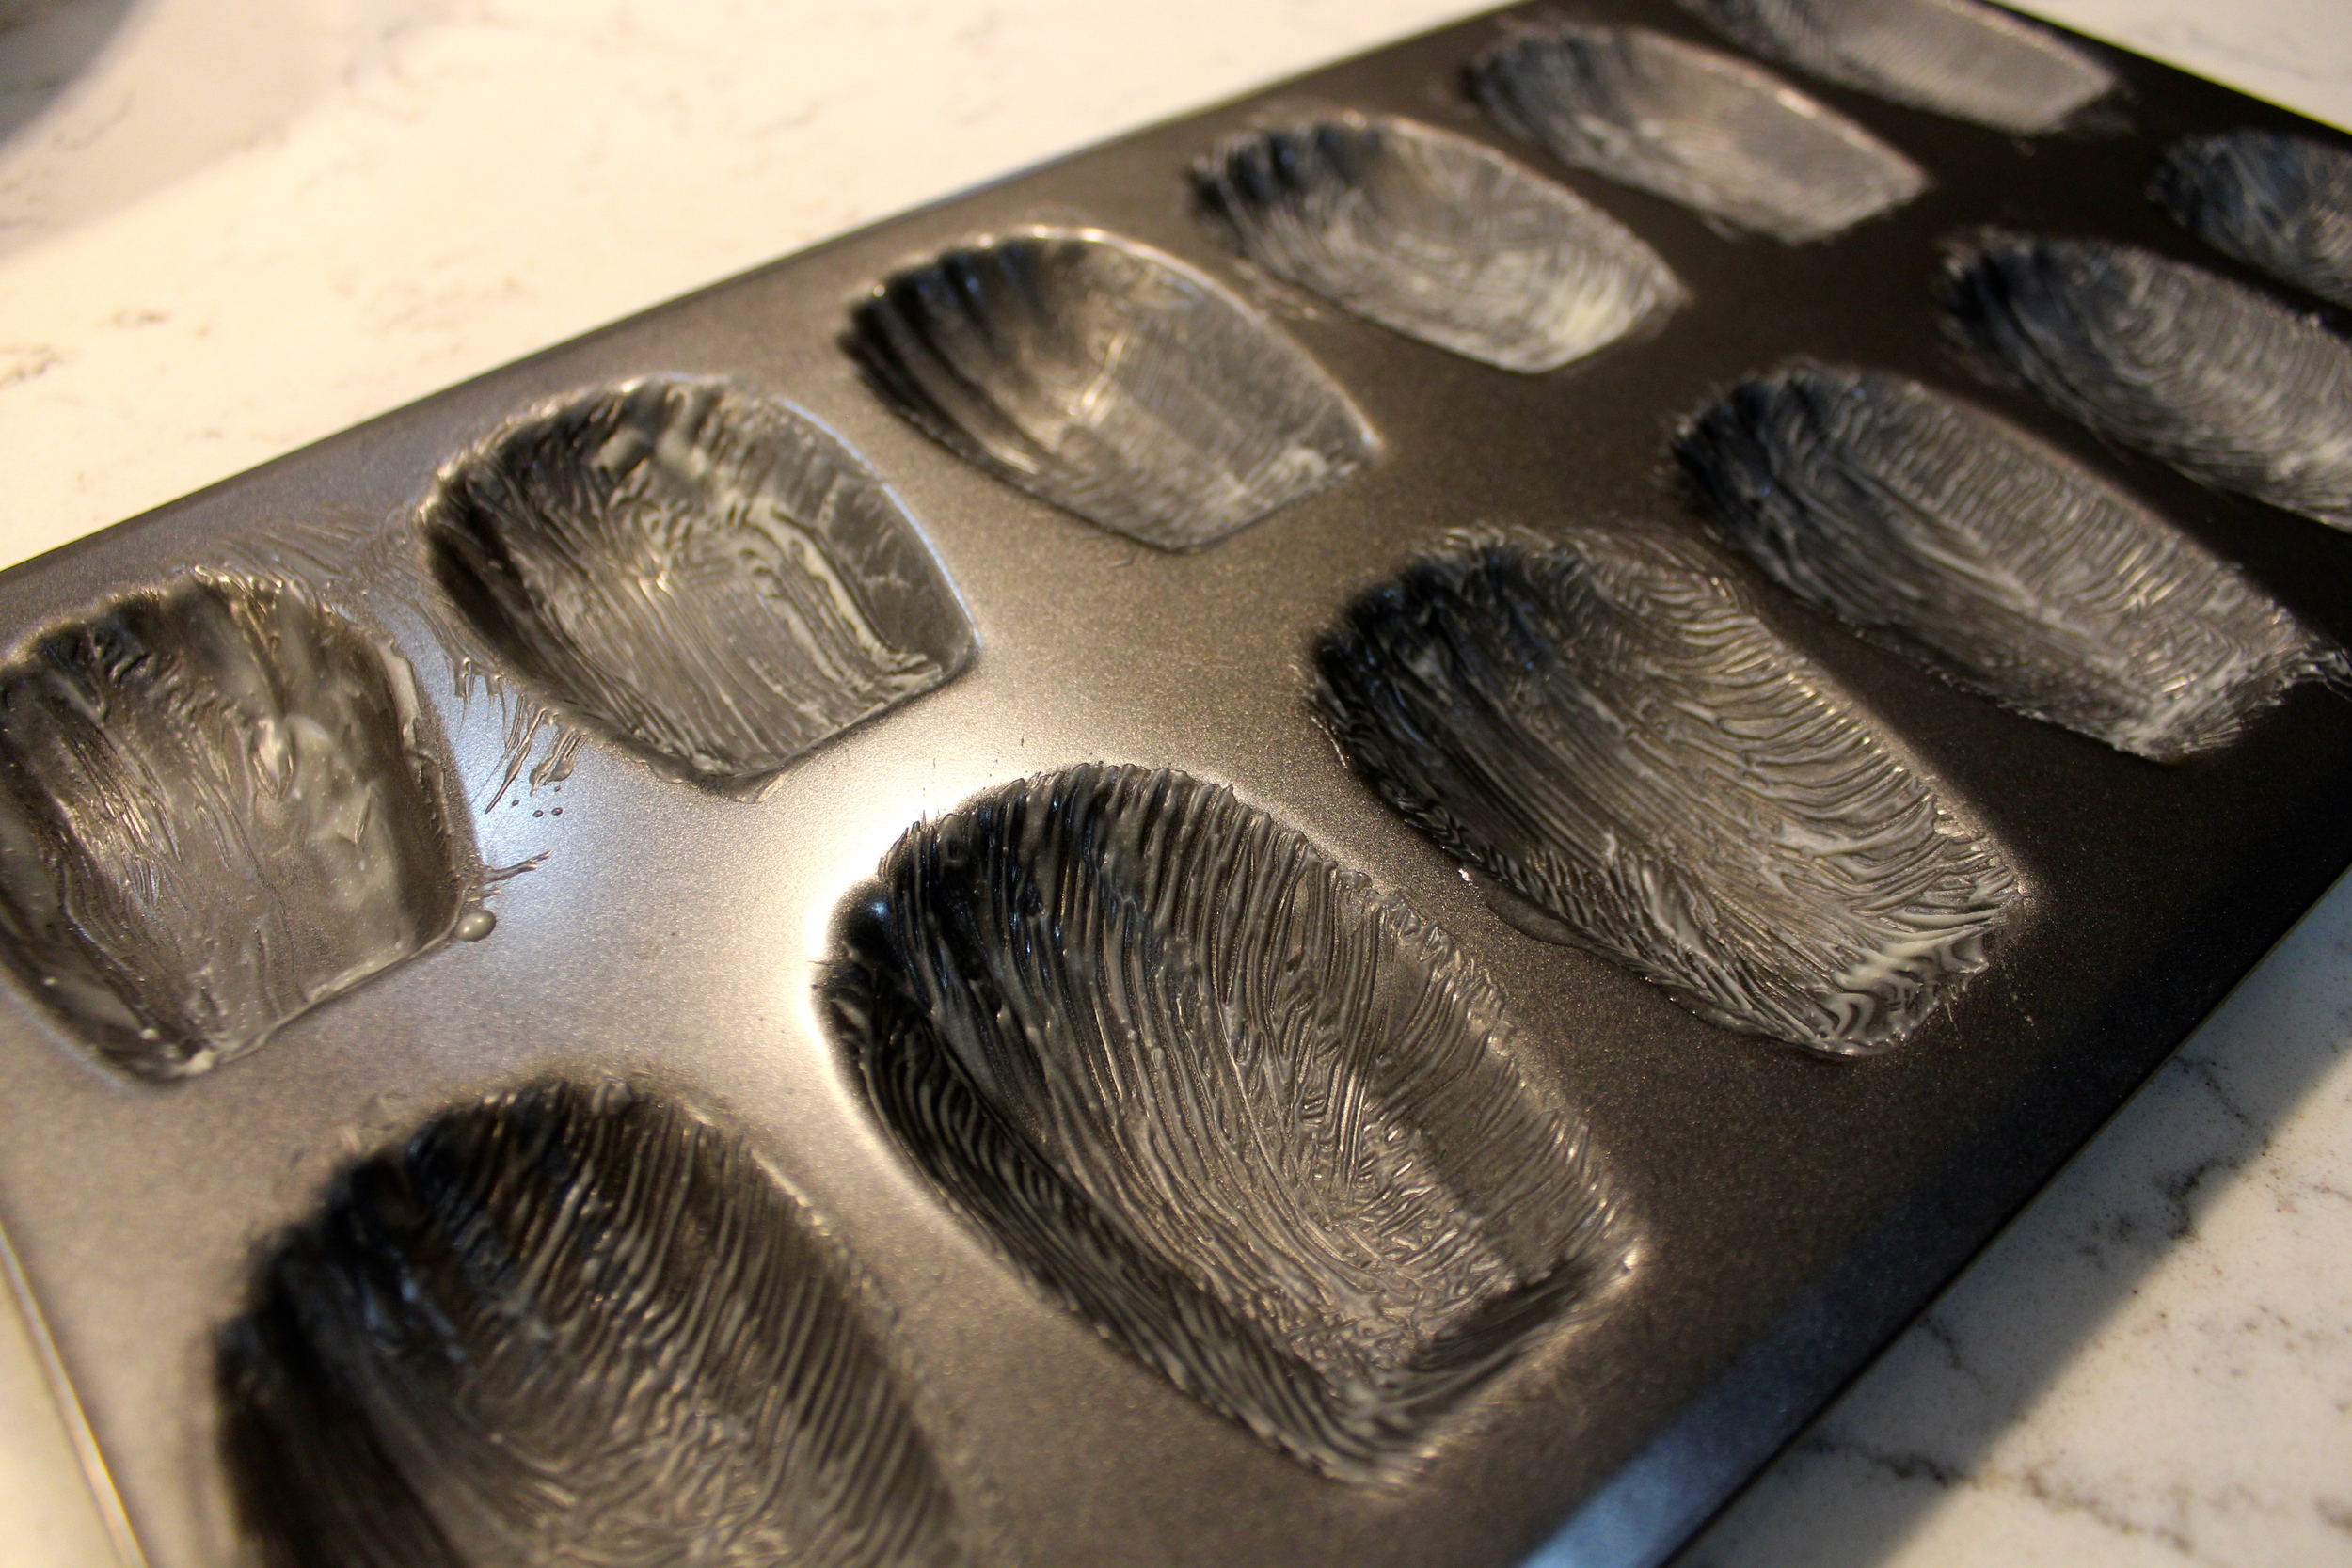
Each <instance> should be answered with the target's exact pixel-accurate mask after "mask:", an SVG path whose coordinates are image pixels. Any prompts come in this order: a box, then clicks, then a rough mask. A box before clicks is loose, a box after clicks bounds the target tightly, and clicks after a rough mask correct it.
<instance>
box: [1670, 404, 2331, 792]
mask: <svg viewBox="0 0 2352 1568" xmlns="http://www.w3.org/2000/svg"><path fill="white" fill-rule="evenodd" d="M1676 450H1677V456H1678V457H1679V458H1680V460H1681V464H1682V467H1683V471H1684V473H1685V474H1686V475H1687V476H1688V478H1689V479H1690V482H1691V486H1692V492H1693V494H1694V496H1695V498H1696V499H1697V500H1698V501H1699V503H1700V506H1701V509H1702V510H1703V511H1704V512H1705V513H1706V514H1707V515H1708V516H1709V517H1710V518H1711V520H1712V521H1713V522H1714V523H1715V524H1716V525H1717V527H1719V528H1720V529H1721V530H1722V531H1723V532H1724V535H1725V536H1726V537H1728V538H1729V539H1730V540H1731V541H1732V543H1734V544H1735V545H1737V546H1740V549H1742V550H1744V551H1745V552H1746V553H1747V555H1748V557H1749V558H1750V559H1751V560H1753V561H1754V562H1756V564H1757V565H1759V566H1761V567H1762V568H1763V569H1764V570H1765V571H1766V572H1767V573H1769V574H1771V576H1772V578H1774V579H1776V580H1777V581H1778V582H1780V584H1781V585H1782V586H1783V587H1785V588H1787V589H1788V590H1789V591H1790V592H1792V593H1794V594H1797V595H1798V596H1799V597H1801V598H1803V599H1804V600H1806V601H1807V602H1808V603H1810V604H1812V605H1814V606H1816V607H1817V608H1819V609H1821V610H1827V611H1829V612H1830V613H1831V614H1833V615H1836V616H1837V617H1839V618H1840V619H1842V620H1844V621H1846V622H1847V623H1849V624H1850V625H1851V626H1855V627H1857V628H1859V629H1861V630H1862V631H1864V632H1865V633H1866V634H1868V635H1870V636H1872V637H1874V638H1876V639H1878V640H1880V641H1886V642H1889V643H1891V644H1893V645H1894V646H1896V647H1898V648H1899V649H1901V650H1902V651H1904V652H1906V653H1909V654H1911V655H1913V656H1914V657H1918V658H1921V659H1923V660H1924V661H1925V662H1926V663H1927V664H1928V665H1929V666H1930V667H1931V669H1934V670H1936V671H1937V672H1939V673H1942V674H1944V675H1946V676H1947V677H1949V678H1950V679H1951V680H1952V681H1954V682H1955V683H1956V684H1958V685H1960V686H1962V687H1964V688H1966V689H1969V690H1972V691H1976V692H1979V693H1980V694H1982V695H1984V696H1988V697H1991V698H1992V699H1993V700H1994V701H1995V702H1998V703H2000V704H2002V705H2006V706H2008V707H2010V708H2014V709H2015V710H2017V711H2018V712H2020V713H2026V714H2030V715H2032V716H2033V717H2034V718H2037V719H2046V720H2048V721H2051V722H2053V723H2057V724H2063V725H2065V726H2066V727H2067V728H2069V729H2073V730H2079V731H2081V732H2082V733H2083V734H2085V735H2088V736H2096V737H2097V738H2099V739H2101V740H2104V741H2106V743H2107V744H2108V745H2110V746H2114V747H2118V748H2120V749H2121V750H2123V751H2126V752H2136V753H2137V754H2138V755H2140V756H2144V757H2151V758H2153V759H2155V760H2157V761H2159V762H2170V761H2174V760H2177V759H2179V758H2181V757H2185V756H2188V755H2191V754H2193V753H2195V752H2203V751H2210V750H2212V749H2213V748H2215V747H2218V746H2222V745H2226V744H2227V743H2228V742H2229V741H2230V740H2232V739H2233V737H2235V736H2236V735H2237V734H2238V733H2239V732H2240V731H2241V730H2242V729H2243V728H2244V727H2245V725H2246V723H2247V721H2249V719H2250V718H2252V717H2253V716H2254V715H2256V714H2258V713H2261V712H2262V711H2264V710H2265V709H2266V708H2268V707H2270V706H2272V705H2274V704H2276V703H2277V702H2278V701H2279V699H2280V697H2281V696H2282V695H2283V694H2284V693H2285V691H2286V689H2287V688H2288V687H2289V686H2290V685H2292V684H2293V683H2294V682H2296V681H2297V680H2299V679H2302V678H2304V677H2306V676H2309V675H2312V674H2316V673H2320V672H2321V671H2322V670H2323V669H2326V670H2332V669H2337V668H2339V667H2340V665H2341V659H2340V657H2339V656H2337V655H2335V654H2334V653H2333V652H2332V651H2330V650H2324V649H2323V648H2322V646H2321V645H2320V644H2319V643H2318V642H2317V641H2316V640H2315V639H2313V638H2312V635H2311V634H2310V633H2309V632H2307V631H2306V630H2304V628H2303V627H2302V626H2298V625H2297V624H2296V621H2295V619H2294V617H2292V616H2291V615H2289V614H2288V613H2287V612H2286V611H2285V610H2283V609H2281V608H2280V606H2279V605H2278V604H2277V602H2275V601H2274V600H2272V599H2271V598H2270V596H2269V595H2268V594H2265V593H2264V592H2263V591H2262V590H2261V589H2259V588H2257V587H2255V586H2254V585H2253V584H2252V583H2251V582H2249V581H2248V580H2247V578H2245V577H2244V576H2243V575H2242V574H2241V573H2239V572H2238V571H2237V570H2236V569H2235V568H2234V567H2233V566H2231V565H2229V564H2228V563H2227V562H2223V561H2221V560H2219V559H2218V558H2217V557H2216V556H2214V555H2213V554H2212V553H2211V552H2210V551H2208V550H2206V549H2205V548H2204V547H2203V546H2201V545H2199V544H2197V543H2196V542H2195V541H2194V540H2192V539H2190V538H2189V537H2188V536H2187V535H2186V534H2185V533H2183V532H2181V531H2179V530H2178V529H2176V528H2174V527H2172V526H2171V525H2170V524H2169V523H2167V522H2166V521H2164V520H2163V519H2162V518H2160V517H2158V516H2156V515H2154V514H2153V513H2152V512H2150V511H2149V510H2148V509H2147V508H2146V507H2144V506H2142V505H2140V504H2139V503H2138V502H2137V501H2136V500H2134V499H2132V498H2130V497H2129V496H2126V495H2124V494H2123V493H2122V491H2120V490H2117V489H2116V488H2114V487H2113V486H2112V485H2109V484H2106V483H2102V482H2101V481H2100V480H2098V479H2096V478H2094V477H2092V476H2091V475H2090V473H2088V472H2087V471H2085V470H2084V469H2083V468H2081V467H2078V466H2076V465H2075V464H2074V463H2073V462H2071V461H2069V460H2068V459H2066V458H2065V457H2062V456H2060V455H2059V454H2058V452H2056V451H2052V450H2051V449H2050V448H2048V447H2046V446H2044V445H2042V443H2040V442H2038V441H2036V440H2033V439H2032V438H2031V437H2029V436H2025V435H2024V434H2022V433H2021V432H2018V431H2016V430H2013V429H2011V428H2010V426H2008V425H2007V424H2004V423H2003V422H2001V421H2000V420H1995V419H1994V418H1992V417H1991V416H1990V415H1987V414H1984V413H1980V412H1979V411H1978V410H1977V409H1974V408H1971V407H1969V406H1968V405H1967V404H1963V403H1959V402H1956V401H1954V400H1953V399H1950V398H1947V397H1945V396H1942V395H1941V394H1939V393H1936V392H1932V391H1930V390H1929V389H1928V388H1925V387H1921V386H1919V385H1917V384H1916V383H1914V382H1910V381H1904V380H1900V379H1898V378H1897V377H1894V376H1889V375H1875V374H1867V373H1863V372H1854V371H1846V370H1832V369H1828V368H1825V367H1822V366H1819V365H1800V366H1798V367H1795V368H1794V369H1791V370H1788V371H1784V372H1781V373H1780V374H1778V375H1773V376H1768V377H1765V378H1763V379H1761V380H1756V381H1751V382H1748V383H1746V384H1745V385H1743V386H1741V387H1740V388H1736V389H1735V390H1734V391H1733V392H1732V393H1731V394H1730V395H1729V396H1727V397H1725V398H1724V399H1723V400H1722V401H1721V402H1720V403H1718V404H1715V405H1714V406H1713V407H1711V408H1709V409H1708V410H1707V411H1706V412H1705V413H1704V414H1701V415H1700V416H1699V417H1698V418H1697V419H1696V420H1693V421H1692V423H1691V425H1690V427H1689V428H1688V429H1687V430H1686V431H1685V432H1684V434H1683V436H1682V438H1681V440H1680V442H1679V443H1678V445H1677V449H1676Z"/></svg>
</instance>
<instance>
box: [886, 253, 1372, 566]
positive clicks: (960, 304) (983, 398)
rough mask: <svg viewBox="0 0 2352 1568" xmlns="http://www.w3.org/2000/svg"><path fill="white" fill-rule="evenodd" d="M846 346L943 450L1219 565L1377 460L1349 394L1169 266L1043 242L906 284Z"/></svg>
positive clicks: (1163, 259) (893, 290) (1164, 260)
mask: <svg viewBox="0 0 2352 1568" xmlns="http://www.w3.org/2000/svg"><path fill="white" fill-rule="evenodd" d="M844 346H845V347H846V348H847V350H848V351H849V353H850V356H851V357H852V358H854V359H855V360H856V361H857V363H858V366H859V368H860V369H861V370H862V371H863V372H865V375H866V381H867V383H868V385H870V386H871V387H872V388H874V390H875V391H876V392H877V393H878V394H880V396H881V397H882V399H883V401H885V402H886V403H888V404H890V405H891V406H892V407H893V408H895V409H897V410H898V413H899V414H900V415H902V416H903V417H904V418H905V419H906V420H908V421H909V422H910V423H912V424H914V426H915V428H917V429H918V430H921V431H922V432H923V433H924V434H926V435H928V436H930V437H931V438H932V439H933V440H935V441H937V442H939V444H940V445H942V446H944V447H946V449H947V450H948V451H952V452H954V453H955V454H956V455H957V456H959V457H961V458H963V459H964V460H965V461H966V462H969V463H973V464H976V465H977V466H978V467H982V468H985V469H987V470H988V471H989V472H991V473H993V474H995V475H996V476H997V477H998V478H1000V479H1004V480H1006V481H1008V482H1009V483H1013V484H1017V485H1019V486H1020V487H1021V488H1022V489H1024V490H1026V491H1028V492H1029V493H1030V494H1031V495H1034V496H1037V497H1039V498H1041V499H1044V500H1048V501H1051V502H1053V503H1054V504H1055V505H1056V506H1059V507H1062V508H1065V509H1067V510H1068V511H1071V512H1074V513H1076V514H1077V515H1079V516H1081V517H1084V518H1087V519H1088V520H1089V521H1090V522H1094V523H1098V524H1100V525H1101V526H1102V527H1104V528H1106V529H1109V530H1110V531H1112V532H1114V533H1123V534H1125V535H1126V536H1127V537H1129V538H1131V539H1136V540H1139V541H1141V542H1142V543H1144V544H1146V545H1152V546H1156V547H1158V548H1160V549H1165V550H1191V549H1199V548H1200V547H1201V546H1206V545H1214V544H1216V542H1217V541H1218V540H1220V539H1223V538H1224V537H1226V536H1227V535H1228V534H1231V533H1233V532H1236V531H1239V530H1241V529H1245V528H1247V527H1248V526H1249V525H1250V524H1251V523H1254V522H1256V521H1258V520H1259V519H1260V518H1262V517H1263V516H1265V515H1267V514H1268V513H1270V512H1273V511H1274V510H1276V509H1277V508H1278V507H1282V506H1287V505H1289V504H1290V503H1291V502H1293V501H1295V500H1299V499H1303V498H1305V497H1307V496H1311V495H1313V494H1314V493H1315V492H1316V491H1318V490H1321V489H1323V488H1324V487H1325V486H1327V485H1329V484H1333V483H1337V482H1339V481H1340V480H1342V479H1343V478H1345V477H1346V476H1347V475H1349V474H1351V473H1353V472H1355V471H1356V470H1357V469H1359V468H1360V467H1363V466H1364V465H1365V464H1366V463H1367V462H1369V461H1370V460H1371V457H1372V452H1373V444H1374V443H1373V436H1372V432H1371V429H1370V428H1369V427H1368V426H1367V425H1366V424H1365V423H1364V421H1363V419H1362V417H1361V416H1360V415H1359V414H1358V413H1357V411H1356V409H1355V407H1354V405H1353V404H1350V403H1349V402H1348V400H1347V398H1346V396H1345V395H1344V394H1343V393H1342V392H1341V390H1340V388H1339V387H1338V385H1337V384H1336V383H1334V382H1333V381H1332V380H1331V378H1330V377H1329V376H1327V375H1326V374H1325V373H1324V372H1323V370H1322V369H1321V368H1320V367H1319V366H1317V365H1316V364H1315V363H1314V362H1313V361H1312V360H1311V359H1309V358H1308V357H1307V356H1306V355H1305V354H1304V353H1302V352H1300V350H1299V349H1298V348H1297V347H1296V346H1295V344H1293V343H1291V342H1290V341H1288V340H1286V339H1284V338H1283V337H1281V336H1280V335H1279V333H1277V332H1276V331H1275V330H1274V328H1273V327H1272V326H1270V325H1267V324H1266V323H1265V322H1264V321H1263V320H1262V319H1260V318H1259V316H1258V315H1257V314H1256V313H1255V312H1254V311H1252V310H1250V309H1248V307H1247V306H1245V305H1243V304H1242V303H1241V301H1239V300H1238V299H1235V298H1234V297H1233V296H1232V294H1231V293H1227V292H1226V291H1225V290H1223V289H1221V288H1219V287H1217V286H1216V284H1214V283H1212V282H1210V281H1209V280H1208V279H1207V278H1205V277H1201V276H1200V274H1199V273H1196V272H1194V271H1192V270H1191V269H1190V268H1188V267H1185V266H1183V265H1182V264H1180V263H1178V262H1177V261H1174V260H1172V259H1171V258H1169V257H1167V256H1163V255H1161V254H1160V253H1158V252H1157V251H1153V250H1150V249H1147V248H1145V247H1144V246H1141V245H1135V244H1132V243H1130V242H1128V241H1124V240H1113V239H1111V238H1109V237H1108V236H1105V235H1101V234H1095V233H1091V232H1084V231H1064V230H1025V231H1022V232H1019V233H1014V234H1010V235H1007V236H1005V237H1002V238H996V239H986V240H981V241H978V242H976V243H974V244H972V245H961V246H959V247H957V248H955V249H953V250H948V251H946V252H944V253H942V254H941V255H939V256H937V257H935V258H933V259H932V260H930V261H925V262H922V263H920V264H918V265H915V266H911V267H908V268H906V269H905V270H903V271H901V272H898V273H896V274H894V275H893V276H892V277H889V278H888V279H886V280H885V281H884V282H882V284H880V285H879V286H877V287H876V288H875V290H874V292H873V293H872V294H871V295H870V296H868V297H867V298H866V299H864V300H862V301H860V302H859V303H858V305H857V306H856V308H855V309H853V310H852V311H851V312H850V330H849V332H848V335H847V336H846V338H845V339H844Z"/></svg>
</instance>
